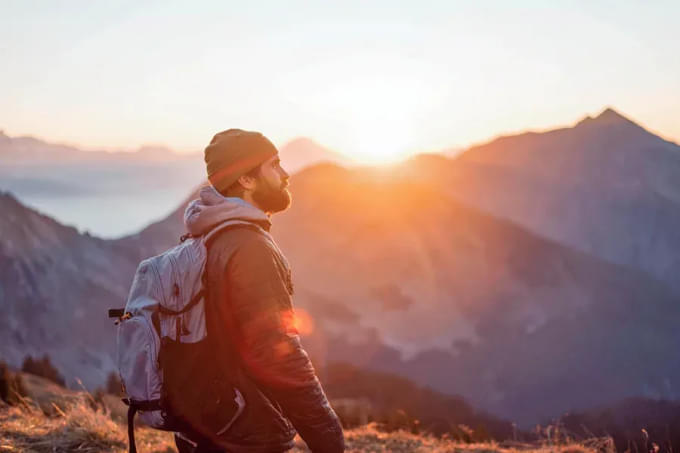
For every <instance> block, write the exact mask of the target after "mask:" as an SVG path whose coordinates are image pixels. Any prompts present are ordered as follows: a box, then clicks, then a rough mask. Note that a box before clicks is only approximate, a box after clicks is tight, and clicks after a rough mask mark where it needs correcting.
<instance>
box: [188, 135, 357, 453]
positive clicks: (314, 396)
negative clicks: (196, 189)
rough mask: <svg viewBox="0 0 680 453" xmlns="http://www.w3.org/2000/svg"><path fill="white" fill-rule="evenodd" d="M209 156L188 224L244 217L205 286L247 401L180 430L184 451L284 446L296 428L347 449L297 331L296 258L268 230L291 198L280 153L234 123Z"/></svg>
mask: <svg viewBox="0 0 680 453" xmlns="http://www.w3.org/2000/svg"><path fill="white" fill-rule="evenodd" d="M205 162H206V167H207V173H208V179H209V181H210V183H211V186H209V187H206V188H204V189H202V190H201V194H200V199H198V200H194V201H193V202H192V203H191V204H190V205H189V206H188V207H187V210H186V212H185V225H186V227H187V229H188V231H189V233H190V234H192V235H194V236H198V235H204V234H206V233H208V232H209V231H211V230H212V228H214V227H215V226H216V225H219V224H221V223H223V222H224V221H226V220H231V221H234V220H238V221H239V222H240V223H239V224H238V225H236V226H233V225H232V226H230V227H227V228H225V229H224V230H220V231H219V232H217V233H215V234H213V235H212V236H211V237H210V239H209V242H208V244H207V247H208V258H207V262H206V269H205V276H204V278H205V281H204V287H205V288H206V289H207V294H208V295H207V299H206V305H205V312H206V326H207V329H208V338H209V339H210V341H211V342H212V347H213V349H214V351H215V359H216V363H215V364H214V366H216V367H218V370H219V372H220V373H219V374H220V376H221V377H222V379H223V380H224V381H228V382H229V383H230V385H233V388H235V389H237V390H238V397H237V400H239V399H240V400H241V403H245V404H239V405H238V407H236V408H235V410H234V414H230V415H229V416H228V417H225V420H224V421H219V422H218V421H214V420H209V421H207V422H206V423H205V424H210V423H212V422H214V423H215V425H214V427H211V428H209V429H197V430H196V431H197V432H200V434H198V433H196V432H195V433H183V434H182V435H181V436H179V437H177V438H176V442H177V446H178V449H179V451H180V453H183V452H189V451H192V452H208V451H210V452H213V451H215V452H224V451H228V452H232V451H233V452H284V451H287V450H289V449H290V448H292V447H293V445H294V444H293V438H294V436H295V431H296V430H297V432H298V433H300V435H301V436H302V438H303V439H304V440H305V442H306V443H307V445H308V446H309V447H310V449H311V450H312V451H313V452H324V453H325V452H328V453H333V452H342V451H344V438H343V433H342V427H341V425H340V423H339V420H338V417H337V416H336V414H335V412H334V411H333V409H332V408H331V407H330V405H329V403H328V400H327V398H326V396H325V394H324V392H323V389H322V388H321V384H320V383H319V380H318V379H317V377H316V375H315V372H314V369H313V367H312V364H311V362H310V360H309V357H308V356H307V354H306V352H305V351H304V349H303V348H302V345H301V344H300V339H299V336H298V332H297V330H296V329H295V318H294V312H293V307H292V294H293V285H292V281H291V274H290V269H289V267H288V262H287V261H286V259H285V257H284V256H283V254H282V253H281V251H280V250H279V249H278V247H277V246H276V243H275V242H274V240H273V238H272V237H271V236H270V235H269V227H270V225H271V223H270V220H269V219H270V216H271V214H273V213H276V212H279V211H283V210H285V209H286V208H288V206H289V205H290V202H291V195H290V192H289V191H288V189H287V187H288V178H289V175H288V174H287V173H286V172H285V170H284V169H283V168H281V164H280V162H279V156H278V151H277V149H276V147H275V146H274V145H273V144H272V143H271V142H270V141H269V140H268V139H267V138H266V137H264V136H263V135H262V134H260V133H257V132H249V131H243V130H240V129H229V130H227V131H224V132H220V133H218V134H217V135H215V137H214V138H213V139H212V141H211V142H210V144H209V145H208V146H207V147H206V149H205ZM206 365H208V366H213V364H206ZM218 400H220V401H224V400H227V401H224V405H225V407H229V403H230V401H228V399H226V398H225V399H222V398H218ZM232 404H233V403H232ZM232 415H233V417H232ZM220 427H221V428H220ZM202 428H205V427H202Z"/></svg>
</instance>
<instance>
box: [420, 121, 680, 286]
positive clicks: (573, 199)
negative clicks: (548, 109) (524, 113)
mask: <svg viewBox="0 0 680 453" xmlns="http://www.w3.org/2000/svg"><path fill="white" fill-rule="evenodd" d="M416 165H421V166H426V167H429V168H431V169H432V170H433V171H435V172H436V173H437V174H438V176H437V177H438V180H439V187H441V188H442V189H443V190H446V191H447V193H449V194H451V195H453V196H454V197H456V198H458V199H460V200H461V201H464V202H465V203H468V204H471V205H473V206H476V207H479V208H481V209H483V210H484V211H486V212H489V213H491V214H493V215H496V216H500V217H504V218H507V219H509V220H512V221H513V222H516V223H517V224H520V225H523V226H525V227H527V228H529V229H530V230H532V231H535V232H536V233H538V234H540V235H542V236H544V237H547V238H550V239H554V240H557V241H559V242H561V243H564V244H567V245H569V246H571V247H574V248H576V249H578V250H581V251H584V252H587V253H590V254H593V255H595V256H598V257H601V258H603V259H605V260H607V261H610V262H613V263H617V264H622V265H625V266H629V267H632V268H636V269H640V270H643V271H645V272H648V273H650V274H651V275H653V276H654V277H655V278H658V279H660V280H663V281H664V282H666V283H668V284H670V285H671V286H673V287H674V288H675V289H676V290H678V291H680V279H678V278H677V275H678V273H679V272H680V178H678V175H680V146H678V145H677V144H675V143H672V142H669V141H666V140H663V139H661V138H660V137H658V136H656V135H654V134H652V133H650V132H649V131H647V130H645V129H644V128H642V127H641V126H639V125H638V124H636V123H635V122H633V121H631V120H629V119H627V118H626V117H624V116H623V115H621V114H619V113H617V112H616V111H614V110H612V109H607V110H605V111H604V112H602V114H600V115H599V116H597V117H595V118H590V117H587V118H585V119H584V120H582V121H580V122H578V123H577V124H576V125H575V126H573V127H568V128H562V129H557V130H553V131H550V132H545V133H532V132H530V133H525V134H520V135H515V136H508V137H501V138H498V139H496V140H493V141H491V142H490V143H487V144H484V145H480V146H475V147H472V148H470V149H468V150H467V151H466V152H464V153H463V154H462V155H460V156H459V157H458V158H457V159H455V160H449V161H447V160H444V159H435V158H429V161H421V162H420V163H418V164H416ZM434 167H437V168H436V169H435V168H434Z"/></svg>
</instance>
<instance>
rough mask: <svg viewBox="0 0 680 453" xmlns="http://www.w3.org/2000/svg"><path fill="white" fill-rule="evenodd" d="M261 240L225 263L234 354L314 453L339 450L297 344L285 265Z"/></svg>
mask: <svg viewBox="0 0 680 453" xmlns="http://www.w3.org/2000/svg"><path fill="white" fill-rule="evenodd" d="M277 260H278V257H277V254H276V252H275V251H274V250H273V249H272V248H271V246H269V245H268V244H267V242H266V240H264V239H263V238H253V239H252V240H250V239H249V240H247V241H244V242H243V243H242V244H240V245H239V248H238V249H237V250H236V251H235V252H234V254H233V255H232V256H231V259H230V260H229V263H228V265H227V272H228V273H229V276H228V277H229V282H230V288H229V295H230V303H231V309H232V313H233V315H234V319H235V321H236V325H237V326H239V327H238V330H239V332H238V335H236V342H237V345H236V346H237V348H238V351H239V355H240V356H241V359H242V361H243V363H244V366H245V369H246V372H247V373H248V374H249V375H250V377H251V378H252V379H253V380H254V381H255V382H256V383H257V384H258V386H260V387H262V388H264V389H266V391H267V393H268V394H270V395H271V396H272V397H273V398H274V399H275V400H276V401H277V402H278V403H279V404H280V405H281V408H282V410H283V413H284V415H285V416H286V417H287V418H288V419H289V420H290V421H291V422H292V423H293V426H295V429H296V430H297V431H298V433H299V434H300V436H302V438H303V439H304V441H305V442H306V443H307V446H308V447H309V448H310V449H311V450H312V451H313V452H330V453H332V452H342V451H344V437H343V433H342V427H341V425H340V422H339V420H338V417H337V415H336V414H335V412H334V411H333V409H332V408H331V406H330V404H329V403H328V400H327V398H326V395H325V394H324V391H323V389H322V387H321V383H320V382H319V380H318V379H317V377H316V374H315V372H314V368H313V367H312V364H311V361H310V360H309V357H308V355H307V353H306V352H305V350H304V349H303V348H302V345H301V343H300V337H299V335H298V331H297V329H296V327H295V318H294V312H293V307H292V300H291V295H290V294H289V292H288V286H287V285H286V281H287V276H286V275H283V273H284V271H283V269H284V267H283V266H282V264H280V263H279V262H278V261H277Z"/></svg>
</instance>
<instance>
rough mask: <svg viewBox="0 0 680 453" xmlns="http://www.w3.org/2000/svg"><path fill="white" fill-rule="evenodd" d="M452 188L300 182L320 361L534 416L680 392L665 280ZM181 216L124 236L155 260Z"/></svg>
mask: <svg viewBox="0 0 680 453" xmlns="http://www.w3.org/2000/svg"><path fill="white" fill-rule="evenodd" d="M437 158H441V159H444V158H442V157H437ZM437 168H441V167H437ZM438 185H439V181H438V178H437V177H436V175H435V173H434V172H433V171H431V169H428V170H427V172H426V173H424V174H421V175H419V176H416V175H414V173H413V169H410V170H409V171H404V172H401V173H400V172H398V171H390V170H386V169H382V170H376V169H345V168H342V167H339V166H336V165H332V164H319V165H316V166H314V167H310V168H307V169H305V170H303V171H301V172H299V173H298V174H296V175H295V176H294V177H293V178H292V179H291V191H292V193H293V204H292V206H291V208H290V209H289V210H288V211H286V212H284V213H281V214H277V215H276V216H275V217H274V219H273V222H274V225H273V229H272V232H273V234H274V236H275V237H276V238H277V241H278V242H279V244H280V246H281V248H282V249H283V250H284V252H285V253H286V255H287V257H288V259H289V260H290V262H291V264H292V267H293V278H294V282H295V288H296V295H295V298H296V306H297V307H299V309H300V310H303V311H304V312H305V313H307V314H309V315H310V317H311V319H312V320H313V323H314V325H315V326H316V328H315V330H314V331H313V333H312V334H311V335H310V336H309V337H308V338H307V339H306V343H305V344H306V345H307V346H308V347H309V348H310V351H311V352H312V354H313V356H315V357H317V360H318V361H319V362H321V363H323V362H327V361H334V360H342V361H347V362H350V363H354V364H356V365H361V366H364V367H368V368H371V369H374V370H378V371H387V372H397V373H400V374H402V375H404V376H407V377H409V378H411V379H413V380H415V381H417V382H419V383H422V384H427V385H430V386H432V387H434V388H436V389H437V390H440V391H444V392H447V393H455V394H461V395H464V396H465V397H466V398H468V399H470V401H471V402H472V403H473V404H475V405H477V406H478V407H482V408H483V409H486V410H489V411H491V412H493V413H495V414H498V415H501V416H503V417H506V418H511V419H513V420H515V421H517V422H520V423H533V422H536V421H537V420H540V419H541V418H542V417H549V416H554V415H557V414H560V413H561V412H563V411H566V410H571V409H581V408H588V407H590V406H592V405H593V404H598V403H603V404H604V403H606V402H611V401H617V400H618V399H621V398H624V397H626V396H633V395H638V394H642V395H661V396H673V395H671V394H669V393H668V391H667V389H666V387H665V386H664V384H663V382H664V379H666V378H669V379H676V377H680V375H679V373H680V369H679V367H678V364H677V363H676V362H674V361H667V360H665V359H664V357H666V356H667V354H668V345H671V344H678V343H679V342H680V332H678V331H677V329H676V328H675V327H674V325H673V322H672V319H674V316H676V315H679V314H680V305H678V304H677V298H676V297H674V296H673V294H672V292H671V290H670V289H669V288H668V287H667V286H666V285H664V284H663V283H661V282H658V281H657V280H655V279H653V278H651V277H650V276H648V275H647V274H646V273H644V272H641V271H636V270H632V269H629V268H626V267H623V266H620V265H615V264H611V263H609V262H606V261H604V260H602V259H600V258H597V257H594V256H591V255H588V254H585V253H583V252H579V251H577V250H574V249H572V248H569V247H566V246H564V245H562V244H559V243H557V242H554V241H551V240H548V239H544V238H541V237H539V236H536V235H534V234H532V233H531V232H530V231H528V230H526V229H524V228H522V227H519V226H517V225H516V224H513V223H511V222H509V221H507V220H502V219H499V218H496V217H493V216H490V215H488V214H485V213H483V212H481V211H479V210H477V209H475V208H472V207H470V206H468V205H465V204H463V203H461V202H459V201H456V200H455V199H453V198H451V197H449V196H447V195H446V193H445V192H443V191H442V190H441V189H440V188H439V187H438ZM182 210H183V207H180V208H179V209H178V210H177V211H176V212H175V213H174V214H172V215H171V216H170V217H169V218H168V219H167V220H166V221H164V222H160V223H159V224H156V225H154V226H152V227H150V228H149V229H147V230H144V231H142V232H141V233H139V234H138V235H135V236H132V237H129V238H127V239H125V240H121V243H125V244H126V247H128V248H129V249H130V250H135V249H142V248H143V247H144V245H143V244H148V243H152V241H154V243H155V244H157V247H158V248H157V249H156V250H151V249H144V250H145V253H148V254H150V253H154V252H158V251H160V250H162V249H163V248H164V247H168V246H170V245H172V244H174V243H176V241H177V238H178V237H179V235H181V234H182V232H183V227H182V225H181V211H182ZM161 232H165V233H163V234H167V236H166V239H165V240H161V237H160V234H161ZM134 241H138V244H139V245H138V246H135V245H134ZM163 242H164V243H163ZM633 332H634V333H633ZM670 376H674V377H673V378H670ZM614 377H615V378H614Z"/></svg>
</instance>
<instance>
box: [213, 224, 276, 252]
mask: <svg viewBox="0 0 680 453" xmlns="http://www.w3.org/2000/svg"><path fill="white" fill-rule="evenodd" d="M232 228H250V229H252V230H255V231H258V232H264V233H266V231H265V230H264V228H262V227H261V226H259V225H257V224H256V223H253V222H249V221H247V220H240V219H234V220H227V221H226V222H222V223H220V224H219V225H217V226H216V227H214V228H213V229H212V230H210V231H209V232H208V233H206V234H205V236H203V243H204V244H205V246H206V248H207V247H208V246H209V244H210V242H212V241H213V240H214V239H215V238H216V237H217V236H218V235H219V233H222V232H223V231H226V230H230V229H232Z"/></svg>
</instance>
